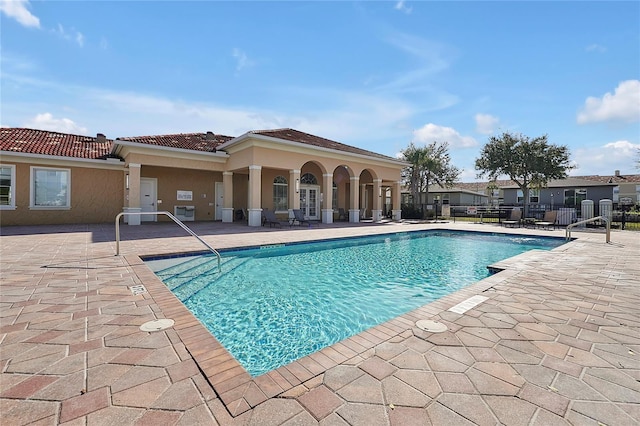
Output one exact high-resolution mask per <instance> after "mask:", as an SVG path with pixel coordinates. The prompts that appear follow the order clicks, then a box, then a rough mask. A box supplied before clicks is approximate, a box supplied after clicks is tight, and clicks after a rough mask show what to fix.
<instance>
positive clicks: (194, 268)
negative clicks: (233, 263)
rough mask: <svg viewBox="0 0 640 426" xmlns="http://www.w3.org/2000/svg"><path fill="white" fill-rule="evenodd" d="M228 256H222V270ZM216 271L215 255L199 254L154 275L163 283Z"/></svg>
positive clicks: (216, 260)
mask: <svg viewBox="0 0 640 426" xmlns="http://www.w3.org/2000/svg"><path fill="white" fill-rule="evenodd" d="M229 260H230V258H222V260H221V263H220V265H221V268H222V270H224V265H225V264H226V263H228V262H229ZM208 272H211V273H215V274H217V273H218V259H217V257H215V256H199V257H197V258H194V259H190V260H187V261H186V262H183V263H180V264H178V265H174V266H170V267H168V268H166V269H163V270H160V271H157V272H156V275H157V276H158V277H159V278H160V279H161V280H162V281H164V282H165V283H167V282H168V281H171V280H174V279H178V280H185V279H189V278H193V277H196V276H198V275H201V274H204V273H208Z"/></svg>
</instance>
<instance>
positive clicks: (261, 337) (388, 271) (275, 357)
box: [152, 231, 564, 376]
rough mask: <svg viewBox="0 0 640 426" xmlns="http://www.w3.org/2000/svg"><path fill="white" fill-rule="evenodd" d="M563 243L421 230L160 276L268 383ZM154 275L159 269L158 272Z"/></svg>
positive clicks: (240, 253)
mask: <svg viewBox="0 0 640 426" xmlns="http://www.w3.org/2000/svg"><path fill="white" fill-rule="evenodd" d="M562 243H564V241H563V240H561V239H556V238H544V237H524V236H513V235H505V234H487V233H474V232H460V231H420V232H408V233H398V234H391V235H379V236H371V237H356V238H346V239H339V240H327V241H320V242H313V243H301V244H287V245H275V246H266V247H258V248H251V249H242V250H230V251H223V252H221V255H222V259H223V264H222V274H219V273H218V271H217V260H216V259H215V257H213V258H212V257H211V256H197V257H191V258H185V259H184V262H182V263H180V264H178V265H174V266H171V267H168V268H164V269H161V270H156V274H157V275H158V276H159V277H160V278H161V279H162V280H163V281H164V282H165V284H167V286H168V287H169V288H170V289H171V290H172V291H173V292H174V294H176V296H177V297H178V298H179V299H180V300H181V301H182V302H183V303H184V304H185V305H186V306H187V307H188V308H189V309H190V310H191V311H192V312H193V313H194V315H195V316H196V317H197V318H198V319H199V320H200V321H201V322H202V323H203V324H204V325H205V326H206V327H207V328H208V329H209V331H211V333H212V334H213V335H214V336H216V338H217V339H218V340H219V341H220V342H221V343H222V344H223V345H224V346H225V347H226V349H227V350H228V351H229V352H230V353H231V354H232V355H233V356H234V357H235V358H236V359H237V360H238V361H239V362H240V363H241V364H242V365H243V367H244V368H245V369H246V370H247V371H248V372H249V373H250V374H251V375H252V376H258V375H261V374H264V373H266V372H268V371H270V370H273V369H275V368H278V367H280V366H282V365H285V364H288V363H289V362H291V361H294V360H296V359H299V358H301V357H303V356H306V355H309V354H311V353H313V352H316V351H318V350H320V349H322V348H324V347H326V346H329V345H332V344H334V343H336V342H338V341H340V340H343V339H345V338H347V337H349V336H352V335H354V334H357V333H359V332H361V331H363V330H365V329H367V328H370V327H372V326H375V325H377V324H380V323H383V322H385V321H387V320H389V319H391V318H394V317H396V316H399V315H401V314H403V313H406V312H408V311H411V310H413V309H415V308H417V307H420V306H422V305H425V304H427V303H429V302H431V301H434V300H436V299H438V298H440V297H442V296H445V295H447V294H449V293H452V292H455V291H456V290H458V289H460V288H463V287H465V286H467V285H469V284H471V283H473V282H476V281H479V280H481V279H482V278H485V277H487V276H488V275H489V272H488V270H487V266H488V265H490V264H492V263H495V262H497V261H499V260H502V259H506V258H508V257H512V256H515V255H517V254H520V253H523V252H525V251H528V250H532V249H542V250H549V249H552V248H554V247H557V246H559V245H561V244H562ZM152 269H154V268H153V267H152Z"/></svg>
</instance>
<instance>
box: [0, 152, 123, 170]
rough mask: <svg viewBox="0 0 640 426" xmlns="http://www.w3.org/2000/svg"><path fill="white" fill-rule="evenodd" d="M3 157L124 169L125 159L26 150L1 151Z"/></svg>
mask: <svg viewBox="0 0 640 426" xmlns="http://www.w3.org/2000/svg"><path fill="white" fill-rule="evenodd" d="M0 153H1V154H2V156H3V157H5V158H7V157H9V158H10V157H14V158H15V159H16V160H17V161H19V162H21V163H27V162H29V161H20V159H29V160H45V161H46V160H48V161H52V162H53V161H55V162H60V161H63V162H66V163H80V164H78V165H77V167H96V166H101V167H99V168H102V169H124V161H117V162H115V161H113V162H112V161H109V160H95V159H92V158H77V157H62V156H59V155H45V154H29V153H24V152H15V151H0Z"/></svg>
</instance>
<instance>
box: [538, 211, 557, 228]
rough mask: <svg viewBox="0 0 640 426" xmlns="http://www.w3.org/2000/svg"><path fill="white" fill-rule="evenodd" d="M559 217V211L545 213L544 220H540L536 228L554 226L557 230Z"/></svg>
mask: <svg viewBox="0 0 640 426" xmlns="http://www.w3.org/2000/svg"><path fill="white" fill-rule="evenodd" d="M557 217H558V211H557V210H549V211H548V212H544V218H542V220H539V221H537V222H536V223H535V225H536V228H538V227H543V228H549V227H552V226H553V228H554V229H555V227H556V219H557Z"/></svg>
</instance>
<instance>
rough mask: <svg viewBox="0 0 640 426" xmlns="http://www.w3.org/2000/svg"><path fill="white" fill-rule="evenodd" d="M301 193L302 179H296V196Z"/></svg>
mask: <svg viewBox="0 0 640 426" xmlns="http://www.w3.org/2000/svg"><path fill="white" fill-rule="evenodd" d="M299 192H300V179H296V194H297V193H299Z"/></svg>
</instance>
